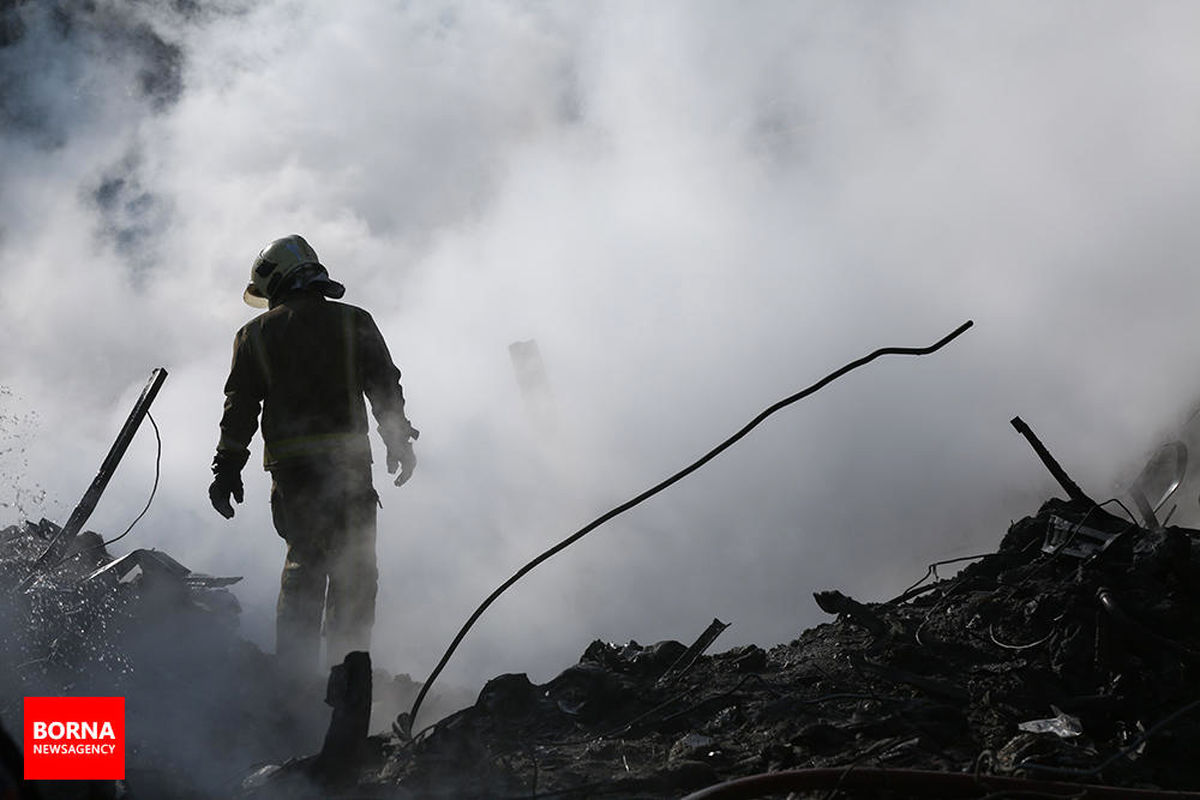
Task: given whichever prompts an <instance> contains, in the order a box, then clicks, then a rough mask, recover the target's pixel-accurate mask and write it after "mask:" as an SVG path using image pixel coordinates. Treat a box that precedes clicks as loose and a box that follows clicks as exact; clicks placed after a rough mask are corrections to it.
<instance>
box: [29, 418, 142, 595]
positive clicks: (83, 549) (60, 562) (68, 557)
mask: <svg viewBox="0 0 1200 800" xmlns="http://www.w3.org/2000/svg"><path fill="white" fill-rule="evenodd" d="M146 419H148V420H150V424H151V425H153V426H154V441H155V443H156V445H157V450H156V451H155V454H154V485H153V486H151V487H150V497H148V498H147V499H146V505H145V507H144V508H142V511H141V513H140V514H138V515H137V516H136V517H134V518H133V522H131V523H129V527H127V528H126V529H125V530H124V531H123V532H122V533H121V535H120V536H114V537H113V538H111V539H109V540H107V541H102V542H100V543H99V544H94V545H92V546H91V547H81V548H80V549H78V550H76V551H75V552H74V553H71V554H69V555H65V556H63V557H62V558H60V559H59V560H58V561H57V562H56V563H55V564H54V566H52V567H50V569H49V570H47V572H49V571H53V570H55V569H58V568H59V567H61V566H62V565H63V564H65V563H67V562H68V561H70V560H71V559H72V558H75V557H76V556H79V555H82V554H83V553H86V552H88V551H89V550H95V549H97V548H101V547H107V546H108V545H110V544H112V543H113V542H115V541H118V540H120V539H123V538H125V536H126V534H128V533H129V532H130V531H131V530H133V526H134V525H137V524H138V523H139V522H141V521H142V517H144V516H146V512H147V511H149V510H150V504H151V503H153V502H154V495H155V494H157V493H158V480H159V477H160V476H161V474H162V434H161V433H160V432H159V430H158V423H157V422H155V421H154V417H153V416H152V415H151V414H150V412H149V411H147V412H146Z"/></svg>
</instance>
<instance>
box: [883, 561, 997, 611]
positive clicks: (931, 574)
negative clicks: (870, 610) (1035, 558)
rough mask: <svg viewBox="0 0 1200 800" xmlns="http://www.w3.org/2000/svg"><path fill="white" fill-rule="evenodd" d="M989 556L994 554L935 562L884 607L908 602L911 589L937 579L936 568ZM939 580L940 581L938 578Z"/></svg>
mask: <svg viewBox="0 0 1200 800" xmlns="http://www.w3.org/2000/svg"><path fill="white" fill-rule="evenodd" d="M991 555H995V553H980V554H979V555H975V556H962V557H961V558H948V559H946V560H945V561H935V562H933V563H932V564H930V565H929V566H928V567H927V568H926V569H925V574H924V575H922V576H921V579H920V580H918V581H917V582H916V583H914V584H913V585H911V586H909V587H908V588H907V589H905V590H904V591H903V592H901V593H900V595H899V596H898V597H895V598H894V599H892V600H889V601H887V603H886V605H898V604H899V603H903V602H904V601H905V600H908V599H909V594H908V593H909V592H911V591H912V590H913V589H916V588H917V587H918V586H920V585H921V584H922V583H924V582H925V581H927V580H929V579H930V578H937V577H938V571H937V568H938V567H942V566H945V565H946V564H957V563H958V562H960V561H978V560H979V559H981V558H987V557H988V556H991ZM939 580H940V578H939ZM917 594H920V592H918V593H917ZM914 596H915V595H914Z"/></svg>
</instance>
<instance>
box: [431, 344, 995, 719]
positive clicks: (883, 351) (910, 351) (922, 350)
mask: <svg viewBox="0 0 1200 800" xmlns="http://www.w3.org/2000/svg"><path fill="white" fill-rule="evenodd" d="M973 324H975V323H974V322H973V321H971V320H967V321H966V322H964V323H963V324H962V325H959V326H958V327H957V328H955V329H954V330H953V331H951V332H950V333H948V334H947V335H946V336H943V337H942V338H941V339H939V340H938V341H937V342H935V343H933V344H932V345H930V346H928V347H883V348H880V349H879V350H876V351H875V352H873V353H870V354H868V355H866V356H863V357H862V358H860V359H858V360H857V361H851V362H850V363H849V364H846V365H845V366H843V367H841V368H840V369H838V370H835V371H834V372H831V373H829V374H828V375H826V376H825V377H824V378H822V379H821V380H819V381H817V382H816V383H814V384H813V385H812V386H809V387H808V388H806V389H803V390H801V391H799V392H797V393H796V394H793V395H791V396H790V397H785V398H784V399H782V400H780V401H779V402H778V403H775V404H774V405H772V406H770V407H769V408H767V409H766V410H764V411H763V412H762V413H760V414H759V415H758V416H757V417H755V418H754V419H752V420H750V422H748V423H746V425H745V426H743V427H742V429H741V430H739V431H738V432H737V433H735V434H733V435H732V436H730V437H729V438H728V439H726V440H725V441H723V442H721V443H720V444H719V445H717V446H716V447H714V448H713V449H712V450H709V451H708V452H707V453H705V454H704V455H703V456H701V457H700V458H699V459H697V460H696V461H694V462H692V463H691V464H690V465H688V466H686V467H684V468H683V469H681V470H680V471H679V472H676V473H675V474H674V475H672V476H671V477H669V478H667V479H666V480H664V481H662V482H661V483H659V484H658V485H656V486H653V487H651V488H649V489H647V490H646V491H644V492H642V493H641V494H639V495H638V496H637V497H634V498H632V499H630V500H627V501H625V502H624V503H622V504H621V505H619V506H617V507H616V508H613V509H611V510H610V511H607V512H605V513H604V514H601V515H600V516H599V517H597V518H596V519H594V520H592V521H591V522H589V523H588V524H587V525H585V526H583V527H582V528H580V529H579V530H578V531H576V532H575V533H573V534H571V535H570V536H568V537H567V538H566V539H563V540H562V541H561V542H559V543H558V544H556V545H554V546H553V547H551V548H550V549H549V550H547V551H545V552H544V553H542V554H541V555H539V556H538V557H537V558H535V559H533V560H532V561H530V562H529V563H528V564H526V565H525V566H523V567H521V568H520V569H519V570H517V572H516V573H515V574H513V576H512V577H510V578H509V579H508V580H506V581H505V582H504V583H502V584H500V586H499V587H497V589H496V590H495V591H493V592H492V593H491V594H490V595H488V596H487V599H485V600H484V601H483V602H482V603H480V604H479V607H478V608H476V609H475V611H474V613H472V614H471V616H470V617H469V618H468V619H467V621H466V623H464V624H463V626H462V628H460V629H459V631H458V633H457V634H456V635H455V637H454V639H453V641H451V642H450V646H449V647H447V648H446V652H445V653H444V654H443V655H442V658H441V660H440V661H438V663H437V666H436V667H434V669H433V672H432V673H430V675H429V678H428V679H426V681H425V683H424V684H423V685H422V686H421V691H420V692H419V693H418V694H417V699H416V701H415V702H414V703H413V706H412V709H411V710H410V711H409V712H408V720H407V722H408V727H409V729H410V730H411V726H412V723H413V722H414V721H415V720H416V718H417V711H418V710H420V708H421V703H422V702H423V701H424V700H425V694H426V693H427V692H428V691H429V687H430V686H432V685H433V682H434V681H435V680H437V677H438V675H440V674H441V673H442V670H443V669H444V668H445V666H446V663H447V662H448V661H449V660H450V656H452V655H453V654H454V651H455V650H457V649H458V645H459V643H461V642H462V640H463V638H464V637H465V636H466V635H467V631H469V630H471V628H472V627H473V626H474V625H475V621H476V620H478V619H479V618H480V617H481V616H482V615H483V612H484V611H486V610H487V608H488V606H490V605H491V604H492V603H493V602H495V601H496V598H498V597H499V596H500V595H502V594H504V592H505V591H506V590H507V589H508V587H510V586H512V585H513V584H514V583H516V582H517V581H519V580H520V579H521V578H523V577H525V575H527V574H528V573H529V572H530V571H531V570H533V569H534V568H535V567H537V566H538V565H539V564H541V563H542V562H543V561H546V560H547V559H549V558H550V557H552V556H554V555H555V554H557V553H559V552H561V551H562V550H564V549H566V548H567V547H569V546H570V545H572V544H574V543H575V542H577V541H579V540H580V539H582V538H583V537H584V536H586V535H587V534H589V533H591V532H592V531H593V530H595V529H596V528H598V527H600V526H601V525H603V524H604V523H605V522H608V521H609V520H610V519H612V518H613V517H616V516H618V515H619V514H623V513H625V512H626V511H628V510H629V509H631V508H633V507H634V506H637V505H640V504H641V503H642V502H644V501H646V500H649V499H650V498H651V497H653V496H654V495H656V494H658V493H659V492H661V491H662V490H664V489H666V488H667V487H669V486H672V485H674V484H675V483H677V482H679V481H681V480H683V479H684V478H686V477H687V476H688V475H691V474H692V473H693V472H695V471H696V470H698V469H700V467H702V466H704V465H705V464H707V463H708V462H709V461H712V460H713V459H714V458H716V457H717V456H718V455H720V454H721V453H722V452H724V451H725V450H727V449H728V448H729V447H731V446H733V445H734V444H735V443H736V442H738V441H739V440H740V439H742V438H743V437H744V436H745V435H746V434H748V433H750V431H752V430H754V428H756V427H758V425H759V423H761V422H762V421H763V420H765V419H766V418H767V417H769V416H771V415H772V414H774V413H775V412H776V411H779V410H780V409H782V408H785V407H786V406H789V405H791V404H792V403H795V402H796V401H798V400H802V399H804V398H805V397H808V396H809V395H810V394H813V393H814V392H817V391H819V390H820V389H822V388H824V387H825V386H826V385H828V384H830V383H832V382H833V381H835V380H837V379H838V378H840V377H842V376H843V375H845V374H846V373H847V372H850V371H851V370H854V369H857V368H858V367H861V366H863V365H865V364H868V363H870V362H871V361H874V360H875V359H876V358H879V357H880V356H885V355H908V356H923V355H927V354H929V353H933V352H935V351H937V350H940V349H941V348H942V347H944V346H945V345H947V344H948V343H950V342H951V341H952V340H954V339H956V338H957V337H958V336H959V335H961V334H962V333H964V332H965V331H966V330H967V329H968V328H970V327H971V326H972V325H973Z"/></svg>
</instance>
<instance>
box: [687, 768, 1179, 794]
mask: <svg viewBox="0 0 1200 800" xmlns="http://www.w3.org/2000/svg"><path fill="white" fill-rule="evenodd" d="M836 788H842V789H853V790H858V791H859V792H870V793H871V794H869V795H866V794H859V795H857V796H871V797H874V796H877V794H878V793H879V792H882V791H889V792H903V793H906V794H919V795H921V796H925V797H979V796H980V795H985V796H989V797H996V796H997V795H998V794H1000V793H1001V792H1005V791H1007V792H1009V793H1010V796H1011V793H1012V792H1022V793H1023V794H1022V795H1019V796H1025V797H1029V796H1040V797H1058V798H1077V797H1080V796H1081V794H1082V793H1084V792H1086V794H1083V795H1082V796H1085V797H1088V798H1095V800H1132V799H1133V798H1144V799H1145V800H1200V792H1188V791H1169V790H1162V789H1130V788H1127V787H1123V786H1120V787H1118V786H1094V785H1085V784H1080V783H1059V782H1056V781H1040V780H1030V779H1027V778H1014V777H1005V776H999V775H988V776H986V777H984V776H979V777H977V776H975V775H971V774H968V773H961V772H934V771H931V770H916V769H893V768H888V769H880V768H872V767H861V768H856V769H854V770H852V771H847V770H846V769H845V768H838V767H820V768H813V769H798V770H789V771H784V772H768V773H764V774H761V775H752V776H750V777H747V778H737V779H735V780H730V781H726V782H725V783H719V784H717V785H715V786H710V787H708V788H707V789H701V790H700V791H698V792H693V793H692V794H689V795H687V796H686V797H684V798H683V800H750V798H756V797H766V796H768V795H772V794H785V793H787V792H813V791H816V790H819V789H836ZM1031 793H1032V794H1031ZM1000 796H1004V795H1003V794H1000Z"/></svg>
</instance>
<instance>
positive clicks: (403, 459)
mask: <svg viewBox="0 0 1200 800" xmlns="http://www.w3.org/2000/svg"><path fill="white" fill-rule="evenodd" d="M397 468H399V469H400V474H399V475H396V485H397V486H403V485H404V484H406V483H408V479H409V478H411V477H412V474H413V470H414V469H416V468H417V454H416V453H414V452H413V446H412V442H409V441H406V442H405V443H404V444H402V445H399V446H398V447H396V448H391V447H389V448H388V454H387V471H388V475H392V474H394V473H395V472H396V469H397Z"/></svg>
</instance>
